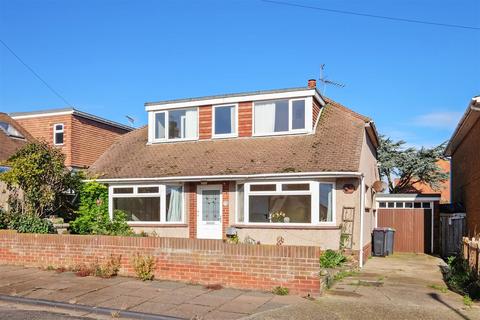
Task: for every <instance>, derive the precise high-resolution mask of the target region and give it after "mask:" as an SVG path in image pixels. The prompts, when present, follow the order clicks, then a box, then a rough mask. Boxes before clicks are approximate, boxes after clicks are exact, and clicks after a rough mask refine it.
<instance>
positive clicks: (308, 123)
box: [252, 97, 313, 137]
mask: <svg viewBox="0 0 480 320" xmlns="http://www.w3.org/2000/svg"><path fill="white" fill-rule="evenodd" d="M280 100H288V131H279V132H270V133H257V132H255V107H256V105H257V104H264V103H268V102H275V101H280ZM301 100H303V101H305V128H304V129H292V121H293V118H292V109H293V102H294V101H301ZM312 107H313V99H312V97H305V98H291V99H275V100H262V101H256V102H254V103H253V108H252V136H254V137H262V136H278V135H287V134H302V133H311V132H312V112H313V111H312Z"/></svg>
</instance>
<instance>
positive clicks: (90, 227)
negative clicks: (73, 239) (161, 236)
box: [70, 181, 133, 236]
mask: <svg viewBox="0 0 480 320" xmlns="http://www.w3.org/2000/svg"><path fill="white" fill-rule="evenodd" d="M76 213H77V218H76V219H75V220H74V221H72V222H71V223H70V227H71V228H72V231H73V232H74V233H78V234H103V235H112V236H113V235H119V236H126V235H132V234H133V231H132V229H131V228H130V227H129V226H128V224H127V221H126V215H125V213H124V212H123V211H119V210H116V211H115V212H114V214H113V219H110V216H109V213H108V188H107V186H105V185H103V184H101V183H98V182H96V181H90V182H87V183H84V184H83V185H82V187H81V189H80V206H79V209H78V211H77V212H76Z"/></svg>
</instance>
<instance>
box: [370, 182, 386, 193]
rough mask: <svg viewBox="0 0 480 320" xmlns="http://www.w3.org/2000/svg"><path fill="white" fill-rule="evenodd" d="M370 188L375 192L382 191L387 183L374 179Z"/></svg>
mask: <svg viewBox="0 0 480 320" xmlns="http://www.w3.org/2000/svg"><path fill="white" fill-rule="evenodd" d="M372 188H373V190H375V192H383V191H385V189H387V184H386V183H385V182H383V181H380V180H378V181H375V182H374V183H373V185H372Z"/></svg>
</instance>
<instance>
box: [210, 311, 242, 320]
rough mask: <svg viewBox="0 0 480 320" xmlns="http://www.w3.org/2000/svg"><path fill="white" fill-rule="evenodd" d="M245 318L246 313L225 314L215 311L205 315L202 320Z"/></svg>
mask: <svg viewBox="0 0 480 320" xmlns="http://www.w3.org/2000/svg"><path fill="white" fill-rule="evenodd" d="M245 316H246V314H244V313H235V312H224V311H219V310H214V311H211V312H209V313H207V314H205V315H204V316H203V318H202V320H225V319H240V318H243V317H245Z"/></svg>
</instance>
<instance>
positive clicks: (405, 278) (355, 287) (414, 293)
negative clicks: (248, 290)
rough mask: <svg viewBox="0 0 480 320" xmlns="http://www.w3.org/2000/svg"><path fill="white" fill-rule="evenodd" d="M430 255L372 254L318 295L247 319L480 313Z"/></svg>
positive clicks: (439, 316)
mask: <svg viewBox="0 0 480 320" xmlns="http://www.w3.org/2000/svg"><path fill="white" fill-rule="evenodd" d="M442 265H444V262H443V261H442V260H441V259H439V258H436V257H432V256H428V255H413V254H402V255H393V256H391V257H387V258H371V259H369V260H368V262H367V264H366V266H365V267H364V269H363V270H362V271H361V272H360V273H359V274H357V275H355V276H353V277H348V278H344V279H343V280H342V281H339V282H338V283H336V284H335V285H334V287H333V288H331V289H330V290H329V291H328V292H327V293H326V294H325V295H324V296H322V297H320V298H319V299H318V300H316V301H305V302H302V303H299V304H297V305H292V306H287V307H285V308H282V309H278V310H272V311H270V312H264V313H261V314H256V315H252V316H251V317H248V319H264V320H267V319H269V320H270V319H272V320H273V319H329V320H332V319H369V320H371V319H389V320H393V319H432V320H433V319H435V320H436V319H471V320H474V319H480V307H479V305H478V304H476V305H474V306H473V307H467V306H465V305H464V303H463V299H462V296H460V295H458V294H456V293H454V292H451V291H448V290H446V287H445V284H444V282H443V279H442V273H441V271H440V266H442Z"/></svg>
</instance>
